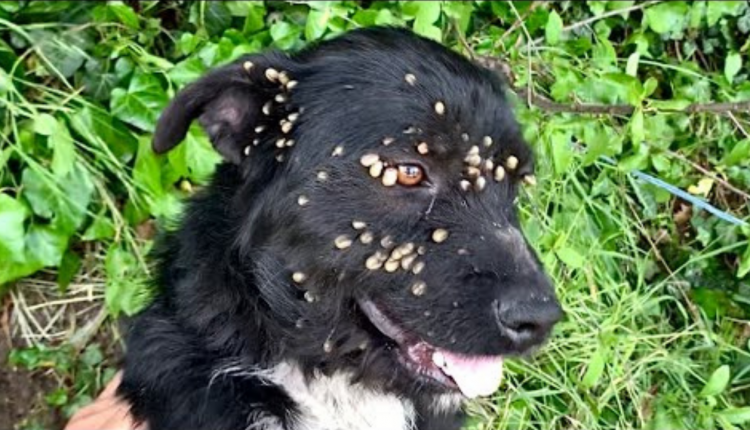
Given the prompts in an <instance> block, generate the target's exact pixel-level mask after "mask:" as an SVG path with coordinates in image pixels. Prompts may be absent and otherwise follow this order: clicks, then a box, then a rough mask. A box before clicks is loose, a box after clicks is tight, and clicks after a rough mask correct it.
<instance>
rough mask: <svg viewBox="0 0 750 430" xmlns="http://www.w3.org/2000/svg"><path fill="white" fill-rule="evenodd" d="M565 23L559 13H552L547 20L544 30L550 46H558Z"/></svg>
mask: <svg viewBox="0 0 750 430" xmlns="http://www.w3.org/2000/svg"><path fill="white" fill-rule="evenodd" d="M562 29H563V21H562V18H560V15H558V13H557V11H555V10H553V11H552V12H550V14H549V17H548V18H547V26H546V27H545V28H544V37H545V38H546V39H547V43H549V44H550V45H557V44H558V42H560V35H561V34H562Z"/></svg>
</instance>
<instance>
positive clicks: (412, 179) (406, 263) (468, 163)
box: [243, 61, 536, 303]
mask: <svg viewBox="0 0 750 430" xmlns="http://www.w3.org/2000/svg"><path fill="white" fill-rule="evenodd" d="M243 68H244V69H245V71H246V72H248V73H251V72H253V71H254V70H255V65H254V64H253V63H252V62H250V61H247V62H245V63H244V64H243ZM263 75H264V77H265V79H266V80H267V81H268V82H270V83H271V84H274V85H278V88H279V90H280V92H279V93H277V94H275V95H274V96H273V98H272V99H271V100H268V101H266V102H265V103H264V104H263V106H262V108H261V111H262V113H263V115H265V116H271V115H273V114H274V112H275V111H276V110H275V108H276V107H281V106H284V105H285V104H287V102H288V101H289V99H290V95H291V90H292V89H293V88H295V87H296V86H297V85H298V82H297V81H295V80H293V79H292V78H291V77H290V76H289V74H288V73H287V72H286V71H279V70H277V69H274V68H267V69H265V71H264V72H263ZM404 81H405V82H406V83H407V84H408V85H410V86H416V85H417V82H418V79H417V76H416V75H414V74H413V73H407V74H406V75H404ZM287 106H288V105H287ZM431 107H432V110H433V112H434V114H435V115H437V116H438V117H445V116H446V115H447V114H448V113H449V106H447V105H446V103H445V102H444V101H442V100H437V101H435V102H434V103H433V104H432V106H431ZM302 113H303V108H299V109H298V110H297V111H293V112H290V113H285V116H284V117H283V118H282V119H280V120H279V132H280V133H278V135H279V137H278V138H277V139H276V140H275V147H276V148H277V149H279V150H283V149H286V148H291V147H292V146H294V144H295V141H294V139H292V138H291V135H292V131H293V129H294V124H295V122H296V121H297V120H298V119H299V117H300V114H302ZM254 131H255V136H254V139H253V140H252V145H248V146H247V147H245V149H244V154H245V155H246V156H249V155H250V154H251V152H252V147H253V146H258V145H259V144H260V142H261V139H260V137H259V136H260V134H261V133H264V132H265V131H267V127H266V126H265V125H259V126H258V127H256V128H255V130H254ZM403 134H405V135H418V134H420V130H419V129H418V128H417V127H415V126H411V127H408V128H407V129H405V130H404V131H403ZM461 140H462V142H464V143H466V144H467V145H468V143H469V142H470V140H471V138H470V136H469V135H468V134H467V133H463V134H461ZM396 142H397V139H396V138H395V137H393V136H384V137H383V138H382V140H381V142H380V144H381V145H382V146H384V147H388V146H390V145H393V144H394V143H396ZM493 143H494V140H493V138H492V137H491V136H484V137H482V139H481V142H479V143H478V144H477V145H472V146H470V147H469V149H468V150H467V152H466V153H465V156H464V159H463V170H462V174H461V176H460V177H459V178H457V186H458V187H459V188H460V189H461V190H462V191H463V192H477V193H478V192H482V191H484V190H485V188H486V187H487V181H488V178H490V179H491V180H494V181H496V182H498V183H500V182H502V181H504V180H506V179H507V177H508V176H509V175H511V174H513V173H514V172H516V171H517V169H518V168H519V163H520V162H519V159H518V158H517V157H516V156H514V155H508V156H507V157H506V158H505V159H502V160H499V159H492V157H491V156H483V155H482V152H483V151H485V152H487V151H489V149H490V148H491V147H492V146H493ZM413 145H414V151H415V152H416V154H418V155H419V156H422V157H428V156H430V155H431V149H430V144H429V142H427V141H424V140H418V139H417V140H416V141H415V142H414V144H413ZM344 151H345V149H344V146H343V145H336V146H334V148H333V150H332V151H331V157H342V156H343V155H344ZM276 160H277V161H279V162H282V161H283V160H284V155H283V152H280V153H278V154H277V155H276ZM359 164H361V166H362V167H363V168H364V169H365V172H366V174H367V175H369V176H370V177H372V178H373V179H377V180H379V182H380V183H381V184H382V185H383V186H384V187H389V188H390V187H396V186H402V187H415V186H418V185H420V184H422V182H423V181H424V180H425V179H426V174H425V172H424V170H423V168H422V167H421V166H420V165H418V164H410V163H391V162H389V161H388V160H386V159H385V158H384V157H382V156H381V155H380V154H378V152H377V151H371V152H367V153H365V154H364V155H362V156H361V157H360V158H359ZM328 178H329V175H328V172H326V171H324V170H320V171H318V172H316V180H317V181H319V182H325V181H327V180H328ZM521 179H522V180H523V182H524V183H526V184H528V185H535V184H536V179H535V177H534V176H533V175H532V174H526V175H524V176H523V177H522V178H521ZM309 203H310V199H309V198H308V197H307V196H305V195H299V196H298V197H297V204H298V205H299V206H301V207H304V206H307V205H308V204H309ZM367 227H368V226H367V223H366V222H364V221H361V220H352V222H351V228H352V230H353V232H349V233H344V234H339V235H337V236H336V237H335V238H333V240H332V246H333V248H334V249H335V250H338V251H346V250H348V249H350V248H351V247H352V246H353V245H355V243H356V242H359V243H361V244H362V245H365V246H373V245H374V246H376V247H377V249H376V250H375V251H374V252H373V253H372V254H369V255H368V256H366V257H365V260H364V262H363V265H364V268H365V269H366V270H369V271H384V272H386V273H398V272H401V273H410V274H411V275H413V276H414V277H415V280H414V281H413V283H412V284H411V285H410V291H411V293H412V294H413V295H414V296H417V297H419V296H422V295H424V294H425V293H426V292H427V290H428V289H427V284H426V283H425V282H424V281H423V280H421V279H419V276H418V275H420V273H422V271H423V270H424V268H425V262H424V261H422V260H421V259H420V257H422V256H424V255H425V253H426V252H427V248H426V246H425V245H417V244H415V243H413V242H406V243H400V244H397V243H395V241H394V240H393V239H392V237H391V236H389V235H386V236H383V237H381V238H377V237H376V236H375V234H374V233H373V232H372V231H369V230H368V229H367ZM449 236H450V233H449V231H448V230H447V229H445V228H436V229H433V230H432V232H431V233H430V236H429V240H428V241H429V242H432V243H433V244H441V243H443V242H445V241H446V240H447V239H448V238H449ZM428 241H426V242H428ZM378 245H379V246H378ZM458 254H459V255H466V254H467V251H466V250H465V249H464V248H461V249H459V252H458ZM291 278H292V281H293V282H294V283H295V284H297V285H303V284H304V283H305V282H307V281H308V276H307V275H306V274H305V273H304V272H301V271H295V272H293V273H292V276H291ZM305 299H306V300H307V301H308V302H311V303H312V302H315V301H316V297H315V295H314V294H313V293H312V292H311V291H309V290H308V291H306V293H305Z"/></svg>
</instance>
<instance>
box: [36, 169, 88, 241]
mask: <svg viewBox="0 0 750 430" xmlns="http://www.w3.org/2000/svg"><path fill="white" fill-rule="evenodd" d="M21 183H22V184H23V193H22V196H23V197H24V198H25V199H26V201H27V202H29V205H30V206H31V209H32V210H33V211H34V213H35V214H37V215H39V216H40V217H43V218H47V219H51V220H52V224H53V225H54V227H55V228H56V229H58V230H60V231H62V232H65V233H67V234H72V233H73V232H75V231H76V230H77V229H78V227H80V225H81V224H82V223H83V220H84V218H85V216H86V208H87V207H88V205H89V203H90V202H91V196H92V194H93V191H94V184H93V182H92V180H91V177H90V176H89V173H88V171H86V169H85V168H83V167H82V166H81V165H80V164H79V163H77V162H76V163H74V164H73V166H72V168H71V170H70V172H69V173H68V174H67V175H66V176H64V177H62V178H59V179H57V180H55V181H53V179H52V178H49V177H46V176H44V175H42V174H41V173H39V172H37V171H36V170H35V169H33V168H31V167H26V168H25V169H24V171H23V173H22V174H21Z"/></svg>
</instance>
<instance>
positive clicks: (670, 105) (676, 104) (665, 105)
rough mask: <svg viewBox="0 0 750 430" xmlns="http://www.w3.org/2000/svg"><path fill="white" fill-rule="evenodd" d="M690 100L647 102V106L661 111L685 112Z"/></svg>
mask: <svg viewBox="0 0 750 430" xmlns="http://www.w3.org/2000/svg"><path fill="white" fill-rule="evenodd" d="M690 104H691V102H690V100H684V99H670V100H649V101H648V106H649V107H652V108H655V109H663V110H674V111H681V110H685V109H687V108H688V106H690Z"/></svg>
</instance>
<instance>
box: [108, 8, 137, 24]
mask: <svg viewBox="0 0 750 430" xmlns="http://www.w3.org/2000/svg"><path fill="white" fill-rule="evenodd" d="M107 8H108V9H109V10H110V11H112V13H113V14H114V15H115V16H116V17H117V20H118V21H120V22H121V23H123V24H125V26H126V27H129V28H131V29H133V30H137V29H138V27H139V23H138V14H136V13H135V11H134V10H133V9H132V8H131V7H130V6H127V5H125V4H123V3H122V2H120V1H116V2H112V1H111V2H107Z"/></svg>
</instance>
